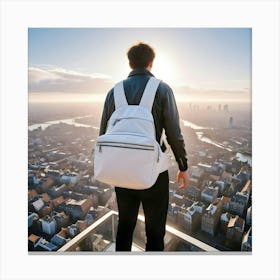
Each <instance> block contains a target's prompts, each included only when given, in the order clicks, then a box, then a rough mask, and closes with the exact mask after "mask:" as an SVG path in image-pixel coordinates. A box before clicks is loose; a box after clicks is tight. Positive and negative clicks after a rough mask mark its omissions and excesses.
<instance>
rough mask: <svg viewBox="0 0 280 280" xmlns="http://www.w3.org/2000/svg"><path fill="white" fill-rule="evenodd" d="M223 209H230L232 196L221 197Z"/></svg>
mask: <svg viewBox="0 0 280 280" xmlns="http://www.w3.org/2000/svg"><path fill="white" fill-rule="evenodd" d="M221 202H222V207H223V211H225V212H227V211H228V209H229V203H230V198H229V197H226V196H222V197H221Z"/></svg>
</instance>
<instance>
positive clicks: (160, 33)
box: [28, 28, 251, 102]
mask: <svg viewBox="0 0 280 280" xmlns="http://www.w3.org/2000/svg"><path fill="white" fill-rule="evenodd" d="M140 41H141V42H144V43H148V44H150V45H151V46H152V47H153V48H154V50H155V52H156V58H155V60H154V65H153V68H152V71H151V72H152V73H153V74H154V75H155V76H156V77H157V78H159V79H162V80H163V81H164V82H166V83H168V84H169V85H170V86H171V87H172V89H173V91H174V94H175V97H176V99H177V101H185V102H188V101H219V100H221V101H222V100H228V101H239V102H250V98H251V29H249V28H29V30H28V64H29V65H28V68H29V69H28V89H29V101H30V102H41V101H52V100H53V101H71V100H73V101H77V100H89V101H96V102H97V101H98V102H102V101H104V98H105V96H106V94H107V92H108V91H109V90H110V89H111V88H112V87H113V86H114V84H115V83H116V82H118V81H120V80H123V79H125V78H126V77H127V75H128V74H129V72H130V71H131V69H130V68H129V65H128V59H127V56H126V53H127V50H128V49H129V47H131V46H132V45H134V44H135V43H137V42H140Z"/></svg>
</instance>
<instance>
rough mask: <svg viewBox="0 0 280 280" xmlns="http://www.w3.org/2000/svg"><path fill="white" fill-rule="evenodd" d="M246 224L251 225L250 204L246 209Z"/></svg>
mask: <svg viewBox="0 0 280 280" xmlns="http://www.w3.org/2000/svg"><path fill="white" fill-rule="evenodd" d="M246 224H247V225H248V226H251V225H252V206H250V207H249V208H248V209H247V214H246Z"/></svg>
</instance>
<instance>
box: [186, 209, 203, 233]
mask: <svg viewBox="0 0 280 280" xmlns="http://www.w3.org/2000/svg"><path fill="white" fill-rule="evenodd" d="M184 221H185V223H184V224H185V229H186V231H187V232H190V233H191V232H194V231H195V230H196V229H197V228H198V227H199V225H200V222H201V215H199V213H198V212H196V209H195V207H193V206H190V207H188V208H187V209H186V211H185V213H184Z"/></svg>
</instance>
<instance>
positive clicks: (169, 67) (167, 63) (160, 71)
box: [152, 52, 178, 84]
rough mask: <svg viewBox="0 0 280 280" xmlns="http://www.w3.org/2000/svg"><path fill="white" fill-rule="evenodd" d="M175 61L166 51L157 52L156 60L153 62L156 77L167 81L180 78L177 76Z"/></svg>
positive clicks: (173, 81) (153, 71)
mask: <svg viewBox="0 0 280 280" xmlns="http://www.w3.org/2000/svg"><path fill="white" fill-rule="evenodd" d="M177 72H178V71H176V67H175V61H174V60H172V57H171V56H170V55H168V54H167V53H164V52H159V53H157V54H156V57H155V60H154V62H153V67H152V73H153V74H154V75H155V76H156V78H158V79H161V80H163V81H165V82H167V83H173V84H174V83H175V82H176V80H177V79H178V76H176V73H177Z"/></svg>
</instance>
